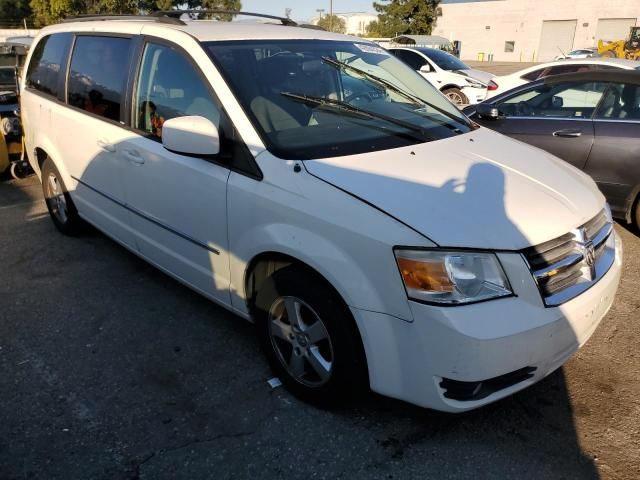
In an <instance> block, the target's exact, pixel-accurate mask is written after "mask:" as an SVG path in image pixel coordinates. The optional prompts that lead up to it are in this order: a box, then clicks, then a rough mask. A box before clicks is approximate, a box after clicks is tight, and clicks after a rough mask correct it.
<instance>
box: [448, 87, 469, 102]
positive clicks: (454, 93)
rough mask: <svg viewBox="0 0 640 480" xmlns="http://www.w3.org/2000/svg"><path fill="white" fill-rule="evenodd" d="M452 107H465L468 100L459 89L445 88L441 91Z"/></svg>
mask: <svg viewBox="0 0 640 480" xmlns="http://www.w3.org/2000/svg"><path fill="white" fill-rule="evenodd" d="M442 93H444V94H445V95H446V97H447V98H448V99H449V100H451V103H453V104H454V105H467V104H468V103H469V99H468V98H467V96H466V95H465V94H464V93H462V90H460V89H459V88H447V89H445V90H443V91H442Z"/></svg>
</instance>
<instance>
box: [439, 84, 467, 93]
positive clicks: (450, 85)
mask: <svg viewBox="0 0 640 480" xmlns="http://www.w3.org/2000/svg"><path fill="white" fill-rule="evenodd" d="M449 88H456V89H458V90H460V91H462V87H461V86H460V85H456V84H455V83H448V84H447V85H445V86H444V87H440V91H441V92H444V91H445V90H448V89H449Z"/></svg>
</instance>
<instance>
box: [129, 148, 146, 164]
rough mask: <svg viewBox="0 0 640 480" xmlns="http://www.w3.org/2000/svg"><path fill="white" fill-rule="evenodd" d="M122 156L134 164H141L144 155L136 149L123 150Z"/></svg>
mask: <svg viewBox="0 0 640 480" xmlns="http://www.w3.org/2000/svg"><path fill="white" fill-rule="evenodd" d="M124 156H125V157H127V160H129V161H130V162H131V163H135V164H136V165H142V164H143V163H144V157H143V156H142V155H140V154H139V153H138V152H137V151H136V150H125V152H124Z"/></svg>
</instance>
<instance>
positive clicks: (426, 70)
mask: <svg viewBox="0 0 640 480" xmlns="http://www.w3.org/2000/svg"><path fill="white" fill-rule="evenodd" d="M420 71H421V72H422V73H430V72H432V71H433V70H431V65H429V64H428V63H425V64H424V65H422V66H421V67H420Z"/></svg>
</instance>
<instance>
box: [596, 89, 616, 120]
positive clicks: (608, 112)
mask: <svg viewBox="0 0 640 480" xmlns="http://www.w3.org/2000/svg"><path fill="white" fill-rule="evenodd" d="M619 108H620V88H619V87H618V86H615V85H611V87H609V89H608V90H607V91H606V92H605V97H604V99H603V100H602V105H600V108H599V109H598V110H599V111H600V114H599V116H600V117H604V118H616V117H617V113H618V110H619Z"/></svg>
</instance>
